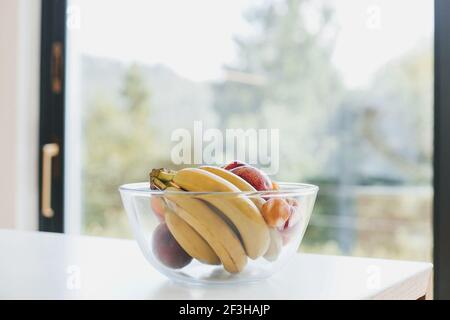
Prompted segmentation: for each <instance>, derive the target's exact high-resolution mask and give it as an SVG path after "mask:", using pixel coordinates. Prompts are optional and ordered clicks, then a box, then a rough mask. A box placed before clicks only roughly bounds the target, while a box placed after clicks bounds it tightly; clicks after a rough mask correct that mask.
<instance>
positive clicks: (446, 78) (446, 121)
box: [39, 0, 450, 299]
mask: <svg viewBox="0 0 450 320" xmlns="http://www.w3.org/2000/svg"><path fill="white" fill-rule="evenodd" d="M41 3H42V22H41V24H42V25H41V31H42V32H41V75H40V135H39V159H40V160H39V168H42V147H43V145H45V144H47V143H58V144H59V149H60V152H59V155H58V156H57V157H55V158H54V159H53V168H52V169H53V170H52V208H54V211H55V214H54V216H53V217H52V218H45V217H43V216H42V214H41V210H40V209H39V230H41V231H53V232H64V123H65V118H64V117H65V110H64V108H65V103H64V96H65V95H64V92H65V79H64V74H65V72H64V70H65V47H66V11H67V0H42V1H41ZM449 34H450V1H447V0H435V60H434V61H435V65H434V71H435V76H434V77H435V82H434V101H435V103H434V160H433V167H434V178H433V186H434V204H433V244H434V247H433V261H434V298H437V299H450V165H449V164H450V41H448V35H449ZM55 42H59V43H60V44H61V45H62V50H63V61H62V65H61V66H60V72H61V76H62V78H61V90H60V92H58V93H55V92H54V91H53V90H52V85H51V82H52V79H51V77H52V71H51V70H52V67H54V66H52V64H53V62H52V46H53V44H54V43H55ZM41 182H42V172H41V169H40V170H39V193H40V194H41V192H42V188H41V185H42V184H41ZM39 208H41V198H40V197H39Z"/></svg>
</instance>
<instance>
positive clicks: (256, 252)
mask: <svg viewBox="0 0 450 320" xmlns="http://www.w3.org/2000/svg"><path fill="white" fill-rule="evenodd" d="M173 182H174V183H175V184H176V185H178V186H180V187H181V188H182V189H184V190H187V191H194V192H203V191H204V192H240V190H239V189H238V188H237V187H236V186H235V185H233V184H232V183H230V182H228V181H227V180H225V179H223V178H221V177H219V176H217V175H215V174H213V173H211V172H208V171H205V170H201V169H196V168H186V169H182V170H180V171H178V172H177V173H176V174H175V176H174V177H173ZM197 198H199V199H202V200H205V201H207V202H209V203H210V204H212V205H213V206H214V207H216V208H217V209H219V210H220V211H222V213H223V214H224V215H225V216H226V217H227V218H228V219H229V220H231V222H232V223H233V224H234V226H235V227H236V229H237V230H238V231H239V234H240V236H241V239H242V242H243V244H244V247H245V251H246V252H247V255H248V256H249V257H250V258H251V259H257V258H259V257H260V256H262V255H263V254H264V253H266V251H267V248H268V247H269V244H270V235H269V228H268V227H267V225H266V223H265V221H264V219H263V217H262V216H261V214H260V212H259V210H258V208H257V207H256V206H255V204H254V203H253V202H251V201H250V200H249V199H248V198H245V197H240V196H230V195H226V194H225V195H216V194H209V195H198V196H197Z"/></svg>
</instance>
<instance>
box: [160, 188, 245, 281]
mask: <svg viewBox="0 0 450 320" xmlns="http://www.w3.org/2000/svg"><path fill="white" fill-rule="evenodd" d="M175 190H176V189H174V188H171V187H169V188H167V191H175ZM165 197H166V199H168V200H169V201H170V202H172V203H173V204H175V205H172V203H170V202H169V203H170V204H169V205H171V207H172V208H173V209H174V211H175V212H176V214H177V215H178V216H179V217H180V218H182V219H183V220H184V221H186V222H187V223H188V224H189V225H190V226H191V227H192V228H193V229H194V230H195V231H196V232H197V233H198V234H200V235H201V236H202V238H203V239H205V240H206V241H207V242H208V244H209V245H210V246H211V248H212V249H213V250H214V252H215V253H216V254H217V256H218V257H219V259H220V261H221V262H222V264H223V266H224V268H225V270H227V271H228V272H231V273H237V272H240V271H242V270H243V269H244V267H245V266H246V264H247V256H246V253H245V250H244V248H243V247H242V244H241V242H240V240H239V238H238V236H237V235H236V234H235V233H234V232H233V230H232V229H231V228H230V226H229V225H228V224H227V223H226V222H225V221H224V220H223V219H222V218H220V216H218V215H217V214H216V213H215V212H214V211H213V210H212V209H211V208H210V207H209V206H208V205H207V204H206V203H205V202H203V201H201V200H199V199H195V198H192V197H190V196H184V195H179V194H178V195H176V194H170V193H168V194H167V195H166V196H165Z"/></svg>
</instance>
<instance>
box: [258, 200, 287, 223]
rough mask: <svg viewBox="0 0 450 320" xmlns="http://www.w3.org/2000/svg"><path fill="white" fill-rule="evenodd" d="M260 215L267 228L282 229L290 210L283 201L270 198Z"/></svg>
mask: <svg viewBox="0 0 450 320" xmlns="http://www.w3.org/2000/svg"><path fill="white" fill-rule="evenodd" d="M261 214H262V216H263V218H264V220H265V221H266V223H267V225H268V226H269V227H272V228H283V226H284V225H285V224H286V221H287V220H288V219H289V217H290V215H291V209H290V206H289V204H288V203H287V202H286V201H285V200H284V199H281V198H271V199H269V200H267V201H266V203H264V205H263V206H262V208H261Z"/></svg>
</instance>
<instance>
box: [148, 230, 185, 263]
mask: <svg viewBox="0 0 450 320" xmlns="http://www.w3.org/2000/svg"><path fill="white" fill-rule="evenodd" d="M152 250H153V253H154V254H155V256H156V257H157V258H158V260H159V261H160V262H161V263H163V264H164V265H166V266H167V267H169V268H172V269H180V268H183V267H185V266H187V265H188V264H189V263H190V262H191V261H192V257H191V256H190V255H188V254H187V253H186V251H184V250H183V248H182V247H181V246H180V245H179V244H178V242H177V241H176V240H175V238H174V237H173V236H172V234H171V233H170V231H169V228H168V227H167V225H166V224H165V223H161V224H160V225H159V226H158V227H157V228H156V229H155V231H154V232H153V243H152Z"/></svg>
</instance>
